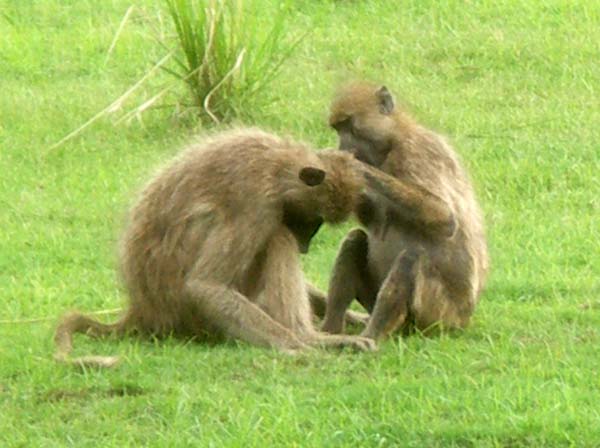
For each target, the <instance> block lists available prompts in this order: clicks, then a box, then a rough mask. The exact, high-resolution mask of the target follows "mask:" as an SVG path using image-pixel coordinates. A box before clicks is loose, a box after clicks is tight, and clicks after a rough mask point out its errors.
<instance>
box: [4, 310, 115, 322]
mask: <svg viewBox="0 0 600 448" xmlns="http://www.w3.org/2000/svg"><path fill="white" fill-rule="evenodd" d="M122 310H123V308H111V309H108V310H99V311H92V312H89V313H87V314H90V315H94V316H102V315H105V314H117V313H118V312H120V311H122ZM51 320H56V317H55V316H54V317H36V318H32V319H5V320H0V325H9V324H15V325H17V324H35V323H38V322H47V321H51Z"/></svg>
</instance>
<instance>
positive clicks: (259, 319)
mask: <svg viewBox="0 0 600 448" xmlns="http://www.w3.org/2000/svg"><path fill="white" fill-rule="evenodd" d="M186 289H187V295H188V297H189V301H190V304H191V305H193V306H194V307H195V308H196V309H197V311H198V312H199V314H200V315H201V316H202V318H203V319H206V320H208V321H209V322H211V324H213V325H214V326H215V327H216V328H218V329H219V330H220V331H222V332H223V333H225V334H226V335H227V336H230V337H232V338H236V339H240V340H243V341H246V342H249V343H251V344H254V345H259V346H265V347H274V348H279V349H283V350H295V349H301V348H304V347H305V346H306V345H305V344H304V343H303V342H302V341H301V340H300V339H299V338H297V337H296V336H295V335H294V334H293V333H292V332H291V331H290V330H288V329H287V328H285V327H284V326H282V325H281V324H279V323H278V322H276V321H275V320H273V319H272V318H271V317H270V316H269V315H268V314H267V313H265V312H264V311H263V310H262V309H260V308H259V307H258V306H256V305H255V304H254V303H252V302H250V301H249V300H248V299H247V298H246V297H245V296H244V295H242V294H240V293H239V292H237V291H235V290H234V289H232V288H229V287H228V286H226V285H224V284H214V283H209V282H205V281H201V280H192V281H188V282H187V285H186Z"/></svg>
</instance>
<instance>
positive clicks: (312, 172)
mask: <svg viewBox="0 0 600 448" xmlns="http://www.w3.org/2000/svg"><path fill="white" fill-rule="evenodd" d="M298 177H300V180H301V181H302V182H304V183H305V184H306V185H308V186H309V187H315V186H317V185H319V184H321V183H323V180H324V179H325V171H323V170H322V169H320V168H315V167H312V166H307V167H304V168H302V169H301V170H300V175H299V176H298Z"/></svg>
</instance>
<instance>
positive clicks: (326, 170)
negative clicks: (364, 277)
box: [283, 149, 365, 253]
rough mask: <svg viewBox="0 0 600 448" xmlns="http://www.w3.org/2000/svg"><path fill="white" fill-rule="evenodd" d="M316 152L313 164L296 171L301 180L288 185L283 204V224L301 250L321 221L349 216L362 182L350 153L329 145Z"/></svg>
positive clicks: (306, 244) (303, 249)
mask: <svg viewBox="0 0 600 448" xmlns="http://www.w3.org/2000/svg"><path fill="white" fill-rule="evenodd" d="M315 155H316V157H315V160H314V162H315V164H314V165H311V166H304V167H302V168H301V169H300V170H299V171H298V173H297V179H299V180H300V182H297V181H296V183H295V184H294V185H293V186H292V187H291V188H289V189H288V192H287V194H286V197H285V202H284V205H283V211H284V217H283V220H284V224H285V225H286V226H287V227H288V228H289V229H290V231H291V232H292V233H293V234H294V236H295V237H296V240H297V241H298V246H299V249H300V251H301V252H303V253H305V252H306V251H308V247H309V244H310V240H311V239H312V237H313V236H314V235H315V234H316V233H317V231H318V230H319V227H320V226H321V224H322V223H323V222H330V223H338V222H341V221H343V220H345V219H347V218H348V216H349V215H350V214H351V213H352V211H353V210H354V209H355V206H356V202H357V198H358V197H359V193H360V192H361V191H362V190H363V188H364V183H365V181H364V178H363V176H362V175H361V174H360V172H359V170H358V169H357V163H358V162H356V160H354V158H353V157H352V155H351V154H348V153H347V152H342V151H337V150H334V149H329V150H323V151H319V152H318V153H316V154H315Z"/></svg>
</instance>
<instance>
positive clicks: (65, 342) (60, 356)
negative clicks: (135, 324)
mask: <svg viewBox="0 0 600 448" xmlns="http://www.w3.org/2000/svg"><path fill="white" fill-rule="evenodd" d="M128 323H129V315H128V314H126V315H125V316H124V317H123V318H122V319H120V320H119V321H118V322H116V323H114V324H103V323H101V322H98V321H97V320H95V319H92V318H91V317H88V316H85V315H83V314H81V313H78V312H72V313H69V314H67V315H66V316H65V317H63V319H62V321H61V322H60V324H59V325H58V327H57V328H56V332H55V333H54V342H55V344H56V352H55V353H54V359H55V360H57V361H58V362H62V363H65V364H71V365H75V366H79V367H113V366H114V365H116V364H117V363H118V362H119V357H118V356H80V357H77V358H72V357H71V356H70V353H71V351H72V350H73V335H74V334H75V333H85V334H87V335H89V336H92V337H100V336H107V335H111V334H116V335H121V334H123V333H124V332H125V331H126V330H127V327H128Z"/></svg>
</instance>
